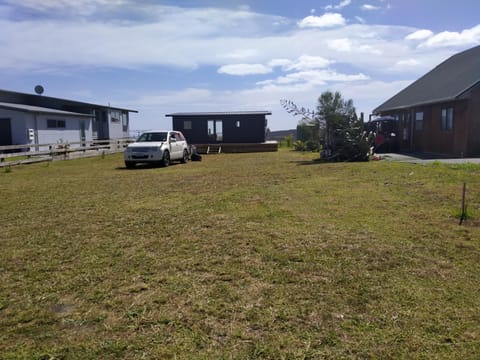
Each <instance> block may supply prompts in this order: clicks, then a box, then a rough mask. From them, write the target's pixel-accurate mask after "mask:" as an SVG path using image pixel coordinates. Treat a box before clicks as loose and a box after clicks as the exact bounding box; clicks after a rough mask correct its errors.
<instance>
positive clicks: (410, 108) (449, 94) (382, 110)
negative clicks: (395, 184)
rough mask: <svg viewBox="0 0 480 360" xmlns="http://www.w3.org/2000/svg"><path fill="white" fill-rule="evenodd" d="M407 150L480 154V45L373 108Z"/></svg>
mask: <svg viewBox="0 0 480 360" xmlns="http://www.w3.org/2000/svg"><path fill="white" fill-rule="evenodd" d="M373 114H374V115H378V116H380V117H382V118H385V117H388V118H393V119H395V121H396V124H397V126H396V127H397V134H396V136H395V142H396V147H397V148H398V149H399V151H402V152H419V153H431V154H439V155H445V156H455V157H456V156H458V157H461V156H479V155H480V46H476V47H474V48H471V49H469V50H466V51H463V52H461V53H458V54H456V55H454V56H452V57H450V58H449V59H447V60H445V61H444V62H442V63H441V64H439V65H438V66H437V67H435V68H434V69H433V70H431V71H430V72H428V73H427V74H425V75H424V76H422V77H421V78H419V79H418V80H416V81H415V82H413V83H412V84H411V85H409V86H407V87H406V88H405V89H403V90H402V91H400V92H399V93H398V94H396V95H394V96H393V97H392V98H390V99H388V100H387V101H385V102H384V103H383V104H382V105H380V106H379V107H377V108H376V109H374V110H373Z"/></svg>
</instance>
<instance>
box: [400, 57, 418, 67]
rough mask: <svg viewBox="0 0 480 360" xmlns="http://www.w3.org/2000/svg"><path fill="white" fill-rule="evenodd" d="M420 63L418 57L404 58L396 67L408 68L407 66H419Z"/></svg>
mask: <svg viewBox="0 0 480 360" xmlns="http://www.w3.org/2000/svg"><path fill="white" fill-rule="evenodd" d="M418 65H420V62H419V61H418V60H416V59H404V60H399V61H397V62H396V64H395V68H397V69H398V68H402V69H404V68H407V67H412V66H418Z"/></svg>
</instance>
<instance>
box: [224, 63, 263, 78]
mask: <svg viewBox="0 0 480 360" xmlns="http://www.w3.org/2000/svg"><path fill="white" fill-rule="evenodd" d="M217 72H218V73H219V74H227V75H238V76H244V75H258V74H268V73H271V72H272V68H270V67H268V66H265V65H262V64H231V65H223V66H221V67H220V68H219V69H218V71H217Z"/></svg>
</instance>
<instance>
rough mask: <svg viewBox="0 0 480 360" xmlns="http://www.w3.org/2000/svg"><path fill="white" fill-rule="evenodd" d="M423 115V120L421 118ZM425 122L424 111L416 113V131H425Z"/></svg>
mask: <svg viewBox="0 0 480 360" xmlns="http://www.w3.org/2000/svg"><path fill="white" fill-rule="evenodd" d="M419 115H421V118H420V117H419ZM424 121H425V112H424V111H415V131H423V127H424Z"/></svg>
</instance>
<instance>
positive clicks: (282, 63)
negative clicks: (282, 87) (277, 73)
mask: <svg viewBox="0 0 480 360" xmlns="http://www.w3.org/2000/svg"><path fill="white" fill-rule="evenodd" d="M291 64H292V60H290V59H273V60H270V61H269V62H268V66H270V67H278V66H281V67H287V66H289V65H291Z"/></svg>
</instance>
